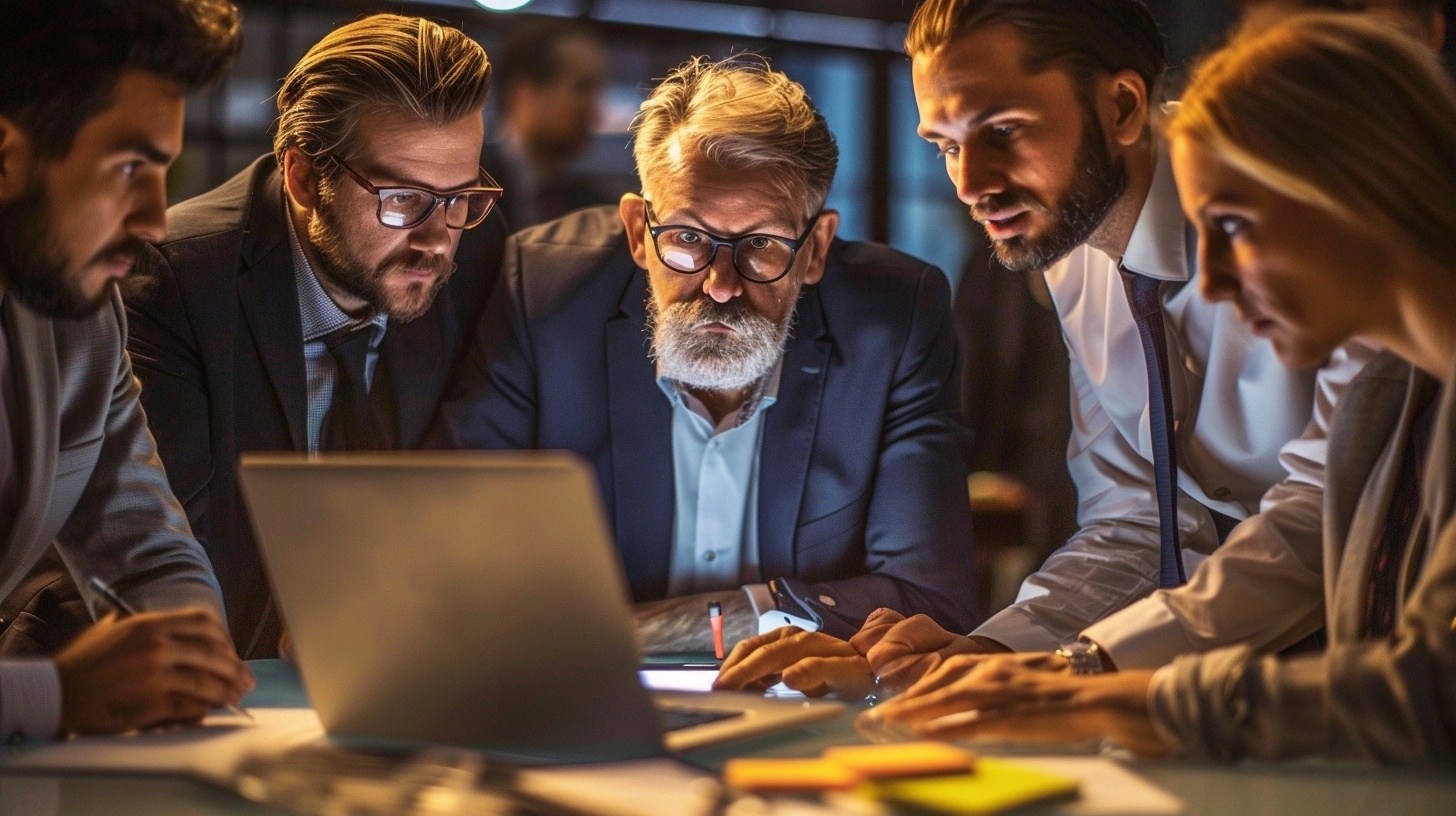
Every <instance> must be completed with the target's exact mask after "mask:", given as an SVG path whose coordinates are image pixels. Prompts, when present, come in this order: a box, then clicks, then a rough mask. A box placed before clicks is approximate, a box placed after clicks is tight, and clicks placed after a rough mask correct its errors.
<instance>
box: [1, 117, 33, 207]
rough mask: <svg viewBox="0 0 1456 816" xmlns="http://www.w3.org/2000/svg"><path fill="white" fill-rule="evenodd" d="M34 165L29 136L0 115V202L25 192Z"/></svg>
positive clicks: (14, 122) (16, 123) (11, 121)
mask: <svg viewBox="0 0 1456 816" xmlns="http://www.w3.org/2000/svg"><path fill="white" fill-rule="evenodd" d="M34 163H35V151H34V150H33V149H32V146H31V141H30V135H29V134H27V133H26V132H25V130H24V129H23V128H21V127H20V124H19V123H18V122H16V121H15V120H14V119H11V118H10V117H8V116H3V115H0V201H11V200H13V199H15V198H18V197H19V196H20V195H22V194H23V193H24V192H25V188H26V187H27V186H28V185H29V183H30V177H31V174H32V173H33V172H34Z"/></svg>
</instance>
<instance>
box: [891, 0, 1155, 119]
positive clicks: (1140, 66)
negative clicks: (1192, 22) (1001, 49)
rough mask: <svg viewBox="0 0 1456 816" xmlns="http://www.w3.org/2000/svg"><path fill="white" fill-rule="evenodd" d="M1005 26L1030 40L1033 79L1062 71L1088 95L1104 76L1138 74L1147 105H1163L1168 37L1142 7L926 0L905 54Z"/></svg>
mask: <svg viewBox="0 0 1456 816" xmlns="http://www.w3.org/2000/svg"><path fill="white" fill-rule="evenodd" d="M1000 24H1005V25H1009V26H1011V27H1012V28H1014V29H1016V31H1017V32H1019V33H1020V34H1021V36H1022V37H1023V38H1024V39H1025V41H1026V65H1025V68H1026V70H1027V72H1028V73H1040V72H1041V71H1043V70H1045V69H1047V68H1049V67H1051V66H1053V65H1058V66H1060V67H1062V68H1064V69H1065V70H1067V71H1068V72H1069V73H1070V74H1071V75H1072V77H1073V78H1074V79H1076V80H1077V83H1078V86H1079V88H1080V89H1081V90H1082V92H1083V93H1084V94H1085V93H1087V92H1088V91H1089V89H1090V88H1091V83H1092V80H1093V79H1094V78H1095V77H1096V76H1097V75H1098V74H1099V73H1109V74H1112V73H1117V72H1119V71H1124V70H1132V71H1136V72H1137V74H1138V75H1139V76H1140V77H1142V80H1143V83H1144V84H1145V85H1146V86H1147V93H1148V98H1149V99H1150V100H1154V101H1156V100H1157V99H1158V98H1159V95H1160V93H1161V89H1160V83H1161V80H1162V77H1163V71H1164V69H1165V68H1166V67H1167V58H1166V56H1165V53H1164V49H1163V35H1162V33H1161V32H1160V31H1159V30H1158V24H1157V23H1156V22H1155V21H1154V20H1153V16H1152V14H1150V13H1149V12H1148V9H1147V7H1146V6H1144V5H1143V4H1142V3H1141V2H1140V1H1139V0H925V2H924V3H921V4H920V7H919V8H917V9H916V10H915V16H914V17H913V18H911V20H910V29H909V32H908V33H907V34H906V36H905V53H907V54H909V55H910V56H911V57H915V56H918V55H920V54H927V53H931V52H933V51H936V50H938V49H940V48H942V47H944V46H946V45H949V44H950V43H951V42H952V41H954V40H956V39H958V38H959V37H962V36H964V35H966V34H969V33H971V32H973V31H979V30H981V29H984V28H986V27H988V26H992V25H1000Z"/></svg>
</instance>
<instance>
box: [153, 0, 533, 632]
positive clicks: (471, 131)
mask: <svg viewBox="0 0 1456 816" xmlns="http://www.w3.org/2000/svg"><path fill="white" fill-rule="evenodd" d="M489 74H490V67H489V63H488V61H487V59H486V55H485V52H484V51H482V50H481V48H480V46H479V45H478V44H476V43H475V42H474V41H472V40H471V39H470V38H468V37H466V36H465V35H464V34H463V33H461V32H460V31H458V30H456V29H453V28H448V27H443V26H439V25H436V24H434V23H431V22H428V21H425V20H421V19H419V18H414V17H402V16H396V15H390V14H380V15H375V16H371V17H367V18H364V19H362V20H359V21H357V22H354V23H350V24H348V25H345V26H342V27H340V28H338V29H336V30H334V31H333V32H332V33H330V34H329V35H328V36H326V37H325V38H324V39H323V40H322V41H320V42H319V43H318V44H317V45H315V46H314V47H313V48H312V49H310V50H309V52H308V53H307V54H306V55H305V56H304V57H303V59H302V60H301V61H300V62H299V63H298V65H297V66H295V68H294V69H293V71H292V72H291V73H290V74H289V75H288V76H287V77H286V78H285V79H284V81H283V85H282V87H281V89H280V90H279V92H278V97H277V99H278V110H279V118H278V127H277V134H276V137H275V139H274V152H273V154H272V155H269V156H265V157H263V158H260V159H258V160H257V161H256V162H254V163H253V164H252V166H250V167H248V168H247V169H246V170H244V171H243V172H242V173H240V174H239V175H238V176H236V177H234V178H233V179H232V180H230V181H228V182H226V183H224V184H223V185H222V186H221V187H218V188H217V189H215V190H212V191H211V192H208V193H206V194H204V195H202V196H199V197H198V198H195V199H192V200H190V201H186V202H183V203H181V204H179V205H177V206H175V207H173V208H172V209H171V211H170V213H169V219H170V222H171V229H170V231H169V233H168V236H167V238H166V240H164V241H162V242H161V243H160V244H158V245H157V246H156V249H155V251H153V252H151V253H149V255H148V256H146V257H144V258H143V261H142V263H141V264H139V269H138V274H137V276H136V280H135V282H134V283H133V284H132V285H130V286H129V287H128V289H127V291H126V292H125V296H126V303H127V309H128V315H129V318H130V322H131V339H130V343H129V348H130V350H131V353H132V355H133V359H134V360H135V362H136V371H137V375H138V376H139V377H140V378H141V380H142V384H143V390H142V402H143V403H144V404H145V408H146V411H147V414H148V417H149V418H150V421H151V424H152V427H153V429H154V430H155V433H156V436H157V441H158V444H159V446H160V448H161V454H162V459H163V462H164V463H165V464H166V468H167V475H168V477H169V479H170V481H171V483H172V487H173V489H174V490H175V491H176V493H177V495H178V496H179V497H180V498H181V499H182V502H183V504H184V505H185V507H186V509H187V514H188V517H189V518H190V520H191V522H192V525H193V529H194V530H195V531H196V533H197V536H198V538H199V539H200V540H201V541H202V542H203V544H204V546H206V548H207V551H208V554H209V556H210V557H211V559H212V563H213V564H214V566H215V567H216V570H217V574H218V579H219V581H220V583H221V584H222V589H223V597H224V600H225V602H226V605H227V609H228V619H229V622H230V624H231V628H232V635H233V639H234V641H235V642H236V644H237V649H238V652H239V654H241V655H243V657H244V658H258V657H268V656H271V655H274V654H276V650H277V647H278V642H279V636H280V629H279V623H278V616H277V613H276V612H275V611H274V609H273V605H272V598H271V595H270V593H269V591H268V584H267V581H266V578H265V576H264V573H263V568H262V565H261V563H260V561H259V558H258V554H257V550H256V548H255V545H254V541H253V532H252V529H251V526H250V524H249V521H248V518H247V515H246V512H245V509H244V508H243V507H242V506H241V502H240V499H239V494H238V486H237V460H238V455H239V454H240V453H242V452H244V451H258V450H285V451H286V450H296V451H310V452H312V451H320V450H380V449H394V448H412V447H417V446H418V444H419V442H420V439H421V438H422V436H423V434H424V432H425V429H426V427H427V426H428V424H429V422H430V419H431V417H432V416H433V415H434V412H435V409H436V407H437V405H438V403H439V400H440V397H441V395H442V393H443V391H444V388H445V384H446V382H447V381H448V378H449V375H450V372H451V369H452V368H453V366H454V364H455V362H456V360H457V359H458V358H459V357H460V355H461V353H462V351H463V349H464V347H465V346H466V345H467V344H466V342H465V338H467V337H468V336H469V333H470V331H471V330H470V329H469V328H467V327H473V326H474V324H475V321H476V319H477V318H478V316H479V314H480V313H481V311H482V308H483V304H484V302H485V299H486V298H487V297H488V296H489V292H490V289H491V287H492V286H493V282H494V279H495V276H496V270H497V269H498V264H499V257H500V249H501V246H502V245H503V243H504V233H505V229H504V226H503V224H502V223H501V218H500V217H499V216H498V215H497V216H496V217H493V218H492V217H489V216H490V215H491V212H492V208H493V205H494V203H495V202H496V200H497V199H499V198H500V196H501V190H500V189H499V187H498V186H497V185H496V184H495V182H494V181H492V180H491V179H490V178H489V177H488V176H486V175H485V174H484V173H483V172H482V171H481V170H480V168H479V166H478V163H477V162H478V159H479V156H480V146H481V139H482V133H483V124H482V119H481V107H482V105H483V104H484V102H485V96H486V90H487V82H488V78H489ZM457 250H458V254H457ZM457 262H458V265H457Z"/></svg>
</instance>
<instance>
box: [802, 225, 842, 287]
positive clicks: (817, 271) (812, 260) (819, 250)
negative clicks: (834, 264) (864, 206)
mask: <svg viewBox="0 0 1456 816" xmlns="http://www.w3.org/2000/svg"><path fill="white" fill-rule="evenodd" d="M838 231H839V210H824V211H823V212H821V213H819V220H818V221H816V222H814V231H813V232H812V233H810V234H809V239H808V242H807V243H806V244H805V245H804V249H806V250H808V251H809V265H808V266H807V267H805V268H804V285H806V286H809V285H813V284H816V283H818V282H819V281H821V280H823V278H824V269H825V267H826V266H827V265H828V263H829V245H830V244H831V243H833V242H834V234H835V233H836V232H838Z"/></svg>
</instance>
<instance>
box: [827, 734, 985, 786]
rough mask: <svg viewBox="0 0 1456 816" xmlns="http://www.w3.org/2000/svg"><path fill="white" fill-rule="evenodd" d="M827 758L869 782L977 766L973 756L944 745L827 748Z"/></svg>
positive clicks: (969, 768)
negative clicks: (869, 780)
mask: <svg viewBox="0 0 1456 816" xmlns="http://www.w3.org/2000/svg"><path fill="white" fill-rule="evenodd" d="M824 758H825V759H827V760H829V761H830V762H837V763H839V764H840V765H843V766H844V767H846V768H849V769H851V770H853V771H855V772H857V773H859V774H860V775H861V776H864V777H866V778H868V779H880V778H883V777H894V776H926V775H929V774H948V773H965V772H966V771H969V770H971V769H972V768H974V767H975V765H976V755H975V754H974V753H972V752H970V751H967V750H966V749H964V748H957V747H955V746H954V745H950V744H948V743H944V742H895V743H886V744H884V745H845V746H842V747H839V748H829V749H826V750H825V751H824Z"/></svg>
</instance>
